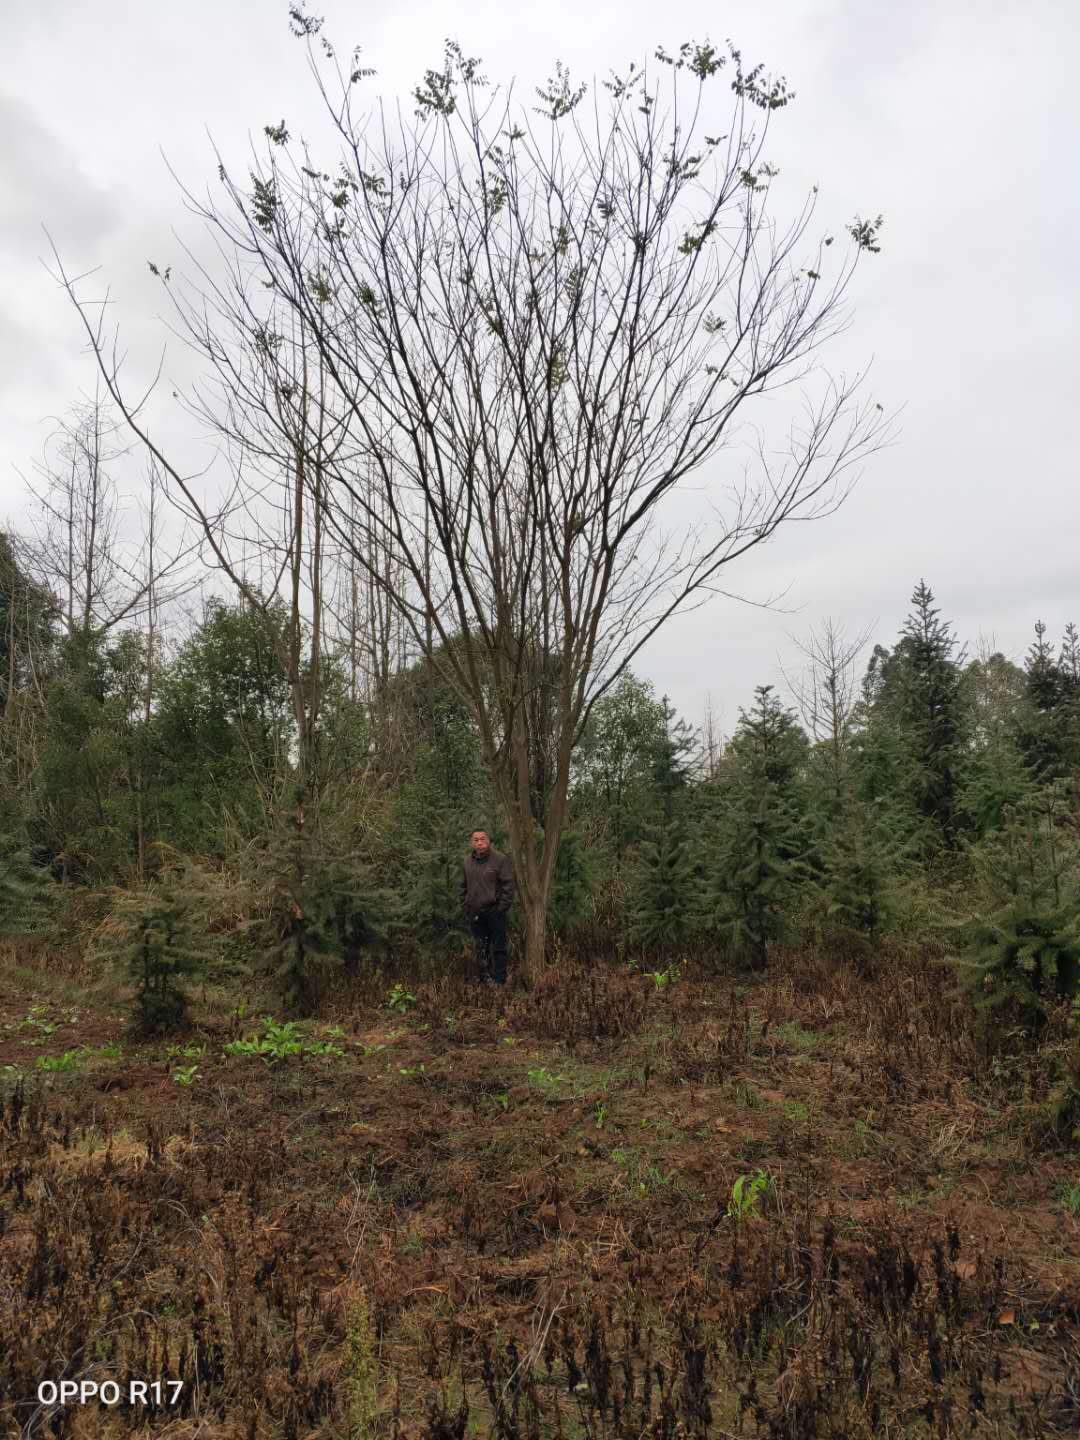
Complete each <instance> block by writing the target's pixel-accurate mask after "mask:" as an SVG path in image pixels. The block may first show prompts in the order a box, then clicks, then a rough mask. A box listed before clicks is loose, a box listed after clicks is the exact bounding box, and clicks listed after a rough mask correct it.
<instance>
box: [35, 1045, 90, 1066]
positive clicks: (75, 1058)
mask: <svg viewBox="0 0 1080 1440" xmlns="http://www.w3.org/2000/svg"><path fill="white" fill-rule="evenodd" d="M86 1054H87V1052H86V1051H85V1050H65V1051H64V1053H63V1055H39V1056H38V1058H37V1059H36V1060H35V1061H34V1069H35V1070H64V1071H67V1070H78V1068H79V1066H80V1065H81V1064H82V1063H83V1061H84V1060H85V1059H86Z"/></svg>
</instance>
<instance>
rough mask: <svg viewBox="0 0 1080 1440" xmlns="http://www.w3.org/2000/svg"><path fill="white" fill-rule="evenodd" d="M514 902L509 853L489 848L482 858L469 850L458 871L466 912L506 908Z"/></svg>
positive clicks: (512, 875) (473, 913)
mask: <svg viewBox="0 0 1080 1440" xmlns="http://www.w3.org/2000/svg"><path fill="white" fill-rule="evenodd" d="M513 902H514V866H513V863H512V861H511V859H510V857H509V855H503V854H502V852H501V851H499V850H489V851H488V853H487V854H486V855H485V856H484V858H483V859H482V860H480V859H478V858H477V856H475V855H474V854H473V853H472V851H471V850H470V852H469V854H468V855H466V857H465V864H464V866H463V867H462V872H461V904H462V908H463V909H464V911H465V913H466V914H467V915H475V914H476V913H477V911H478V910H488V909H490V908H491V907H492V906H496V907H497V908H498V909H499V910H503V911H506V910H509V909H510V906H511V905H512V904H513Z"/></svg>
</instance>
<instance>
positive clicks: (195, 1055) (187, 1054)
mask: <svg viewBox="0 0 1080 1440" xmlns="http://www.w3.org/2000/svg"><path fill="white" fill-rule="evenodd" d="M165 1054H166V1055H168V1056H169V1057H170V1058H172V1057H183V1059H185V1060H201V1059H202V1057H203V1056H204V1055H205V1054H206V1046H205V1045H196V1044H195V1043H194V1042H192V1043H190V1044H187V1045H170V1046H168V1048H167V1049H166V1051H165Z"/></svg>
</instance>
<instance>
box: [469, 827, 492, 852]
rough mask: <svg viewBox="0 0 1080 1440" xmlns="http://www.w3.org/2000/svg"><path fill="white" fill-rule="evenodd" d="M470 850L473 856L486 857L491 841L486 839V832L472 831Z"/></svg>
mask: <svg viewBox="0 0 1080 1440" xmlns="http://www.w3.org/2000/svg"><path fill="white" fill-rule="evenodd" d="M472 848H473V854H474V855H486V854H487V853H488V851H489V850H490V849H491V841H490V840H489V839H488V837H487V831H486V830H474V831H473V833H472Z"/></svg>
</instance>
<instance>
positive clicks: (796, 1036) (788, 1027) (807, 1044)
mask: <svg viewBox="0 0 1080 1440" xmlns="http://www.w3.org/2000/svg"><path fill="white" fill-rule="evenodd" d="M773 1034H774V1035H777V1036H779V1038H780V1039H781V1040H783V1041H784V1043H785V1044H787V1045H793V1046H794V1047H795V1049H796V1050H801V1051H802V1052H803V1053H804V1054H810V1053H811V1052H812V1051H814V1050H816V1049H817V1048H818V1047H819V1046H820V1044H821V1036H820V1035H819V1034H818V1033H817V1031H816V1030H804V1029H803V1027H802V1026H801V1025H800V1024H799V1023H798V1022H797V1021H795V1020H789V1021H787V1023H786V1024H784V1025H778V1026H777V1027H776V1029H775V1030H774V1031H773Z"/></svg>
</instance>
